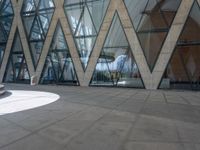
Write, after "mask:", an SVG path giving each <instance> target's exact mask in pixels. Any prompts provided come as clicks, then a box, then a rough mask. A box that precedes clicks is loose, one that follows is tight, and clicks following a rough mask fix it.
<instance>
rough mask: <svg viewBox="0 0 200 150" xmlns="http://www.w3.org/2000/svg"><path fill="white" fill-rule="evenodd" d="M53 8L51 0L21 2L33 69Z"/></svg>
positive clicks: (26, 0)
mask: <svg viewBox="0 0 200 150" xmlns="http://www.w3.org/2000/svg"><path fill="white" fill-rule="evenodd" d="M54 7H55V6H54V3H53V0H24V1H23V8H22V13H21V14H22V19H23V23H24V26H25V29H26V34H27V38H28V42H29V47H30V50H31V54H32V58H33V63H34V65H35V67H37V64H38V60H39V58H40V55H41V51H42V48H43V45H44V41H45V38H46V35H47V32H48V29H49V26H50V23H51V19H52V15H53V12H54V9H55V8H54Z"/></svg>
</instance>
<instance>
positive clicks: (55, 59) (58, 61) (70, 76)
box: [40, 23, 78, 85]
mask: <svg viewBox="0 0 200 150" xmlns="http://www.w3.org/2000/svg"><path fill="white" fill-rule="evenodd" d="M40 82H41V83H42V84H70V85H78V80H77V77H76V73H75V69H74V65H73V62H72V59H71V55H70V52H69V49H68V46H67V42H66V40H65V37H64V34H63V31H62V28H61V26H60V23H58V25H57V28H56V32H55V34H54V37H53V40H52V43H51V47H50V50H49V53H48V56H47V58H46V61H45V65H44V70H43V73H42V77H41V81H40Z"/></svg>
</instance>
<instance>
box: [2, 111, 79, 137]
mask: <svg viewBox="0 0 200 150" xmlns="http://www.w3.org/2000/svg"><path fill="white" fill-rule="evenodd" d="M81 111H83V110H80V111H78V112H75V113H70V114H69V116H66V117H64V118H62V119H59V120H55V121H53V122H52V123H50V124H48V125H46V126H43V127H42V128H39V129H37V130H34V131H33V130H30V129H28V128H26V127H24V126H23V125H20V124H18V123H16V122H13V121H11V120H7V119H6V120H7V121H9V122H10V123H12V124H15V125H17V126H18V127H21V128H23V129H24V130H26V131H28V132H30V133H32V134H36V133H38V132H39V131H41V130H43V129H45V128H48V127H50V126H52V125H55V124H57V123H59V122H62V121H63V120H65V119H67V118H68V117H71V116H72V115H75V114H76V113H80V112H81Z"/></svg>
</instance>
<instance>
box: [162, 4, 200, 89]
mask: <svg viewBox="0 0 200 150" xmlns="http://www.w3.org/2000/svg"><path fill="white" fill-rule="evenodd" d="M199 18H200V7H199V5H198V3H197V2H195V3H194V4H193V7H192V9H191V12H190V14H189V16H188V19H187V22H186V24H185V27H184V29H183V31H182V34H181V35H180V37H179V40H178V42H177V46H176V49H175V51H174V54H173V56H172V58H171V61H170V63H169V65H168V67H167V70H166V72H165V74H164V77H163V78H164V79H163V80H162V82H161V86H160V88H164V87H165V86H167V87H168V88H178V89H181V88H182V89H198V90H199V89H200V33H199V32H200V19H199Z"/></svg>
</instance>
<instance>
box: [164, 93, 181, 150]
mask: <svg viewBox="0 0 200 150" xmlns="http://www.w3.org/2000/svg"><path fill="white" fill-rule="evenodd" d="M165 98H166V97H165ZM166 100H167V99H166ZM166 105H167V106H168V110H169V113H173V112H172V111H171V109H170V108H169V103H168V102H167V103H166ZM170 120H171V121H172V123H173V125H174V127H175V130H176V135H177V138H178V140H179V141H180V142H182V138H181V136H180V133H179V130H178V127H177V124H176V120H175V121H174V120H173V119H170ZM182 146H183V148H184V145H183V144H182Z"/></svg>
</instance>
